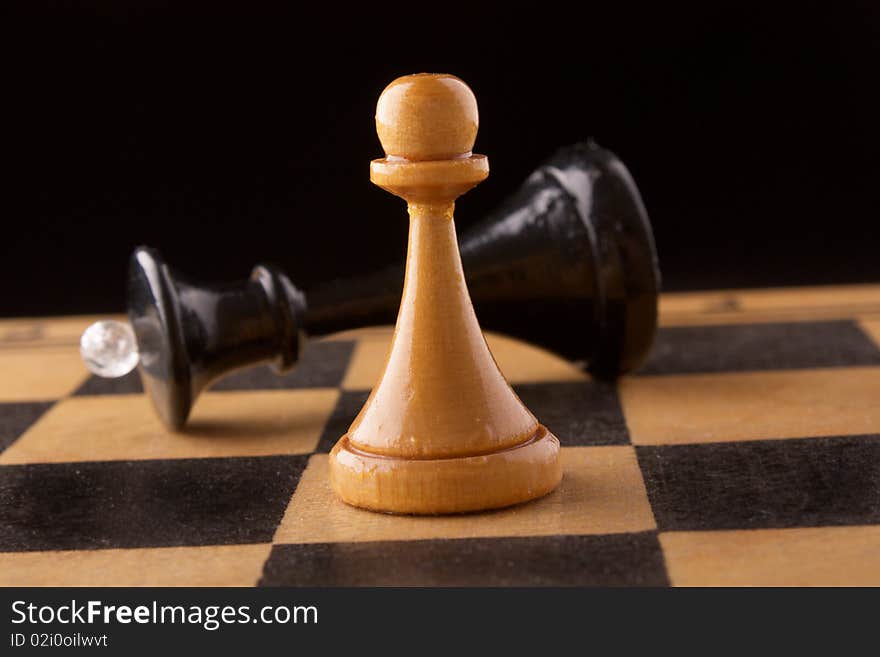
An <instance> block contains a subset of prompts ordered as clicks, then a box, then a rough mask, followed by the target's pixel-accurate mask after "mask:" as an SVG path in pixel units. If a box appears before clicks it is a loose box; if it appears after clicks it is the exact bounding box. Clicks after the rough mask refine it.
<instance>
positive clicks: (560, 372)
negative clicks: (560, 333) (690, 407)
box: [342, 328, 589, 390]
mask: <svg viewBox="0 0 880 657" xmlns="http://www.w3.org/2000/svg"><path fill="white" fill-rule="evenodd" d="M392 335H393V331H392V330H391V329H390V328H389V329H387V330H384V331H383V330H381V329H373V330H372V331H371V332H370V333H369V334H368V337H367V338H366V339H363V340H359V341H358V343H357V346H356V347H355V349H354V353H353V354H352V358H351V363H350V364H349V366H348V371H347V372H346V374H345V379H344V380H343V383H342V387H343V388H344V389H346V390H370V389H372V388H373V386H374V385H375V384H376V383H377V381H378V380H379V377H380V376H381V374H382V368H383V367H384V366H385V359H386V357H387V356H388V348H389V345H390V343H391V337H392ZM486 341H487V342H488V344H489V349H490V350H491V351H492V355H493V356H494V357H495V361H496V362H497V363H498V367H499V368H500V369H501V372H502V373H503V374H504V376H505V378H506V379H507V381H508V382H509V383H511V384H515V383H542V382H556V381H559V382H564V381H587V380H589V377H588V376H587V375H586V374H584V372H583V371H582V370H581V369H579V368H578V367H576V366H575V365H573V364H572V363H570V362H569V361H567V360H565V359H563V358H560V357H559V356H556V355H555V354H552V353H550V352H549V351H545V350H544V349H541V348H539V347H535V346H533V345H530V344H526V343H525V342H521V341H519V340H514V339H513V338H508V337H506V336H503V335H498V334H495V333H486Z"/></svg>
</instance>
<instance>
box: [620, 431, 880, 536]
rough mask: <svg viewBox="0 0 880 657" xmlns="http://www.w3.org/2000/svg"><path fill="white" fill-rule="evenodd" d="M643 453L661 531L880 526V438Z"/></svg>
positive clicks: (640, 453) (666, 448)
mask: <svg viewBox="0 0 880 657" xmlns="http://www.w3.org/2000/svg"><path fill="white" fill-rule="evenodd" d="M636 450H637V454H638V458H639V465H640V466H641V469H642V473H643V475H644V478H645V486H646V488H647V491H648V498H649V499H650V501H651V506H652V508H653V510H654V517H655V518H656V520H657V526H658V528H659V529H660V530H661V531H664V530H715V529H759V528H760V529H771V528H787V527H819V526H835V525H869V524H880V435H869V436H843V437H837V438H804V439H795V440H768V441H754V442H731V443H714V444H699V445H696V444H694V445H675V446H670V445H665V446H650V447H637V448H636Z"/></svg>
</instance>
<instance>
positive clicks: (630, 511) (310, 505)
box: [274, 446, 656, 543]
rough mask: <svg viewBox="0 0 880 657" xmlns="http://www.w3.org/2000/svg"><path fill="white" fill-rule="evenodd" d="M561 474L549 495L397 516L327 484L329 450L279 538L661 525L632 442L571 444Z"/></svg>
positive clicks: (536, 532) (313, 465) (297, 496)
mask: <svg viewBox="0 0 880 657" xmlns="http://www.w3.org/2000/svg"><path fill="white" fill-rule="evenodd" d="M562 463H563V469H564V475H563V479H562V483H561V484H560V485H559V487H558V488H557V489H556V490H555V491H554V492H552V493H550V494H549V495H548V496H546V497H544V498H542V499H539V500H536V501H534V502H529V503H527V504H522V505H518V506H514V507H510V508H508V509H501V510H498V511H493V512H488V513H477V514H468V515H458V516H439V517H430V516H394V515H387V514H381V513H373V512H370V511H364V510H361V509H355V508H353V507H350V506H348V505H346V504H344V503H342V502H340V501H339V500H338V499H336V497H335V495H334V494H333V491H332V490H331V488H330V482H329V476H328V457H327V455H326V454H315V455H313V456H312V457H311V458H310V460H309V464H308V466H307V468H306V470H305V472H303V474H302V477H301V478H300V482H299V485H298V486H297V489H296V492H295V493H294V495H293V498H292V499H291V501H290V504H289V505H288V507H287V511H286V513H285V514H284V519H283V520H282V521H281V524H280V525H279V527H278V530H277V532H276V534H275V538H274V542H275V543H337V542H360V541H403V540H417V539H435V538H475V537H493V536H494V537H501V536H550V535H557V534H616V533H624V532H641V531H647V530H653V529H655V528H656V524H655V522H654V516H653V514H652V512H651V508H650V505H649V503H648V498H647V495H646V492H645V486H644V483H643V481H642V475H641V472H640V470H639V466H638V463H637V461H636V456H635V452H634V450H633V448H632V447H630V446H603V447H566V448H563V449H562Z"/></svg>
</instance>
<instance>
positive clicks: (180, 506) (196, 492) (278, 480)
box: [0, 456, 307, 552]
mask: <svg viewBox="0 0 880 657" xmlns="http://www.w3.org/2000/svg"><path fill="white" fill-rule="evenodd" d="M306 460H307V457H306V456H271V457H258V458H224V459H179V460H161V461H160V460H156V461H108V462H102V463H88V462H87V463H57V464H31V465H9V466H0V551H6V552H20V551H29V550H83V549H93V548H126V547H160V546H183V545H219V544H244V543H264V542H269V541H271V540H272V536H273V535H274V532H275V527H276V526H277V525H278V523H279V522H280V520H281V516H282V515H283V513H284V509H285V508H286V507H287V503H288V502H289V500H290V497H291V495H292V494H293V490H294V488H295V487H296V484H297V481H298V480H299V476H300V474H301V472H302V470H303V468H304V467H305V464H306Z"/></svg>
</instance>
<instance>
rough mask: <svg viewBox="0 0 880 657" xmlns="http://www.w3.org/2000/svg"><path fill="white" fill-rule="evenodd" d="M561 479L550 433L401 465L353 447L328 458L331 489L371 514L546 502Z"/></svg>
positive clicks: (342, 446) (345, 445)
mask: <svg viewBox="0 0 880 657" xmlns="http://www.w3.org/2000/svg"><path fill="white" fill-rule="evenodd" d="M561 479H562V465H561V463H560V461H559V440H558V439H557V438H556V436H554V435H553V434H552V433H550V432H549V431H548V430H547V429H546V427H544V426H539V428H538V430H537V431H536V432H535V434H534V436H533V437H532V438H531V439H530V440H528V441H526V442H524V443H521V444H519V445H516V446H515V447H510V448H508V449H504V450H500V451H498V452H491V453H489V454H480V455H478V456H465V457H456V458H442V459H403V458H395V457H389V456H383V455H378V454H370V453H368V452H364V451H361V450H359V449H357V448H356V447H354V446H353V445H352V444H351V443H350V442H349V440H348V435H347V434H346V435H345V436H343V437H342V438H340V439H339V442H337V443H336V445H335V446H334V447H333V450H332V451H331V452H330V483H331V485H332V487H333V490H334V491H335V492H336V494H337V495H338V496H339V497H340V498H341V499H342V501H343V502H346V503H348V504H351V505H352V506H357V507H361V508H365V509H369V510H371V511H382V512H386V513H408V514H421V515H432V514H448V513H466V512H470V511H483V510H486V509H497V508H501V507H505V506H511V505H514V504H519V503H521V502H527V501H529V500H533V499H536V498H539V497H543V496H544V495H546V494H547V493H549V492H550V491H552V490H553V489H554V488H556V486H557V485H558V484H559V482H560V481H561Z"/></svg>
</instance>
